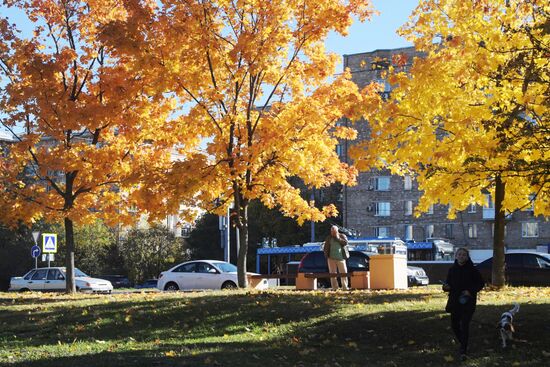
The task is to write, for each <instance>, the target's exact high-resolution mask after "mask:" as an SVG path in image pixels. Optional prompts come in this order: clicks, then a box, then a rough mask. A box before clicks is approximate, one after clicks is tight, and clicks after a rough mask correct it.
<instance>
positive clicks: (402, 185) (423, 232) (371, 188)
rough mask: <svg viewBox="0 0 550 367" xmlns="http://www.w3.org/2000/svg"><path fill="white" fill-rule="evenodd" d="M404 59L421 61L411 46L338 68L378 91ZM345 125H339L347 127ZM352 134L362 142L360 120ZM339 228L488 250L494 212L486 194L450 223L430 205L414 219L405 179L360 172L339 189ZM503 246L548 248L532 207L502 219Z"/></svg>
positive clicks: (413, 195) (413, 198) (549, 225)
mask: <svg viewBox="0 0 550 367" xmlns="http://www.w3.org/2000/svg"><path fill="white" fill-rule="evenodd" d="M399 55H406V59H407V60H408V61H407V65H405V70H407V69H408V68H409V67H410V66H411V64H412V60H413V58H414V57H417V56H421V55H420V54H419V53H417V52H416V51H415V50H414V48H413V47H408V48H399V49H391V50H376V51H372V52H366V53H360V54H353V55H344V60H343V61H344V67H345V68H349V69H350V71H351V72H352V80H353V81H354V82H355V83H356V84H357V85H358V86H359V87H360V88H362V87H364V86H366V85H367V84H369V83H371V82H373V81H376V82H378V83H381V84H382V85H384V86H385V87H384V92H383V93H385V94H388V95H389V93H390V92H391V87H390V86H389V84H388V83H386V82H385V81H384V78H383V73H384V71H386V70H387V68H388V66H389V65H390V63H391V60H392V58H393V57H394V56H399ZM349 123H350V122H349V121H345V120H344V122H343V124H349ZM353 126H354V127H355V128H357V129H358V140H363V139H365V138H367V137H368V133H369V126H368V123H367V122H366V121H360V122H357V123H355V124H354V125H353ZM352 144H353V142H350V143H348V142H343V144H342V145H341V146H340V155H341V158H342V160H344V161H349V160H350V159H349V156H348V150H349V147H350V146H351V145H352ZM342 194H343V195H342V197H343V203H342V204H343V218H342V219H343V224H344V226H345V227H347V228H353V229H356V230H358V231H360V232H361V234H362V236H367V237H371V236H376V237H400V238H402V239H406V240H415V241H425V240H426V239H427V238H434V237H443V238H447V239H449V240H450V241H451V242H452V243H453V244H454V245H456V246H467V247H469V248H475V249H482V248H491V247H492V243H493V223H494V216H495V210H494V206H493V205H492V200H491V197H490V196H489V195H487V203H488V204H487V205H485V206H479V205H471V206H470V207H469V208H468V209H467V210H464V211H462V212H459V213H458V215H457V217H456V219H453V220H451V219H448V218H447V213H448V208H447V206H444V205H434V206H433V208H431V210H430V212H429V213H426V214H423V215H422V216H421V217H419V218H417V217H415V216H414V209H415V206H416V204H417V203H418V199H419V198H420V196H421V192H420V191H419V190H418V187H417V185H416V183H415V181H414V179H412V178H411V177H401V176H394V175H391V174H390V173H389V172H387V171H379V170H371V171H369V172H362V173H360V174H359V177H358V184H357V185H356V186H353V187H344V188H343V193H342ZM506 222H507V223H506V235H505V245H506V246H507V247H508V248H533V249H534V248H535V247H536V246H537V245H543V244H550V222H549V221H548V218H546V217H542V216H538V217H535V216H534V215H533V210H532V208H527V209H526V210H523V211H517V212H514V213H511V214H510V215H509V216H508V217H507V220H506Z"/></svg>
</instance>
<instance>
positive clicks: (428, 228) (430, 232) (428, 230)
mask: <svg viewBox="0 0 550 367" xmlns="http://www.w3.org/2000/svg"><path fill="white" fill-rule="evenodd" d="M433 236H434V225H433V224H428V225H427V226H426V238H431V237H433Z"/></svg>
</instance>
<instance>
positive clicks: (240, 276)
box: [237, 201, 248, 288]
mask: <svg viewBox="0 0 550 367" xmlns="http://www.w3.org/2000/svg"><path fill="white" fill-rule="evenodd" d="M238 213H239V217H240V218H239V220H238V223H237V226H239V242H240V245H239V254H238V258H237V280H238V282H239V288H246V287H248V281H247V279H246V258H247V253H248V201H247V202H246V203H243V205H242V207H240V208H238Z"/></svg>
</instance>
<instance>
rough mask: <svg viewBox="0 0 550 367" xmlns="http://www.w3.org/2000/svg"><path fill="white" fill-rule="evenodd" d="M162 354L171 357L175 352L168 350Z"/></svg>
mask: <svg viewBox="0 0 550 367" xmlns="http://www.w3.org/2000/svg"><path fill="white" fill-rule="evenodd" d="M164 355H165V356H166V357H171V358H173V357H175V356H176V352H174V351H173V350H170V351H168V352H166V353H164Z"/></svg>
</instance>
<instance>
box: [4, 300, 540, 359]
mask: <svg viewBox="0 0 550 367" xmlns="http://www.w3.org/2000/svg"><path fill="white" fill-rule="evenodd" d="M422 297H438V298H440V300H438V303H439V304H440V305H441V310H433V305H432V309H430V310H419V309H418V304H417V306H416V308H414V309H411V310H402V309H401V310H397V311H396V310H392V309H391V302H396V301H398V300H399V301H407V300H410V299H414V300H415V301H418V300H419V299H421V298H422ZM444 299H445V296H444V295H443V294H434V293H430V292H425V293H422V292H420V293H418V292H417V293H410V294H409V293H406V292H405V293H401V294H400V293H395V294H394V293H384V292H380V293H377V292H353V293H343V292H342V293H340V292H338V293H330V294H326V295H319V294H318V293H307V292H303V293H298V292H289V293H284V294H277V293H276V292H271V293H251V294H244V293H243V294H234V295H231V296H229V297H228V296H227V294H225V295H224V294H221V295H220V294H213V295H201V296H200V297H196V296H188V295H185V294H174V295H173V296H169V297H168V298H166V299H152V300H143V301H141V302H136V301H135V300H134V301H117V302H112V303H108V304H96V305H91V306H85V307H76V308H75V307H73V306H72V305H70V304H68V305H66V306H62V307H57V308H56V310H55V311H52V310H50V311H40V310H39V311H37V313H39V314H40V315H36V316H37V317H43V318H44V319H45V320H46V321H45V323H44V324H43V325H42V326H40V328H38V329H37V331H36V334H33V335H32V336H31V335H27V339H29V338H32V339H31V340H25V342H24V345H25V346H36V347H38V346H44V345H53V344H56V343H57V340H58V338H59V339H60V340H62V342H63V343H70V342H71V340H73V339H74V338H77V339H78V341H94V340H95V341H102V342H114V343H115V345H117V343H120V345H122V344H124V343H126V342H127V340H128V339H130V338H131V339H132V340H135V343H136V348H135V350H127V348H126V347H120V348H113V349H112V350H111V351H101V352H96V353H93V354H92V353H90V354H86V352H85V351H82V350H79V353H80V354H82V355H72V356H65V357H44V358H42V359H35V360H27V361H25V362H24V363H23V362H22V363H19V364H9V365H10V366H25V367H46V366H56V367H59V366H75V365H76V366H240V367H241V366H242V367H246V366H258V365H260V364H261V365H264V366H296V365H302V366H325V365H341V366H343V365H346V366H365V365H374V366H378V365H380V366H386V365H387V366H427V365H432V366H439V365H443V364H448V361H446V359H445V358H448V357H449V356H450V357H453V358H454V357H456V350H457V345H456V344H455V343H454V342H453V336H452V332H451V330H450V319H449V315H448V314H446V313H444V311H443V310H442V309H443V305H444ZM352 301H353V302H352ZM342 304H345V305H349V306H350V307H347V308H346V312H345V313H342V312H341V308H340V307H341V305H342ZM353 304H361V305H362V307H357V308H356V309H355V308H353ZM369 304H371V305H385V304H388V311H384V312H370V311H369V309H368V308H367V306H368V305H369ZM365 305H366V306H365ZM508 309H509V307H507V306H502V305H484V304H479V305H478V307H477V311H476V313H475V315H474V319H473V321H472V326H471V337H470V345H471V348H470V360H469V361H468V362H467V363H466V364H465V365H472V366H473V365H475V366H489V365H495V364H502V365H507V364H508V362H509V361H511V360H512V361H522V362H521V363H522V366H541V365H544V359H545V357H544V355H543V354H542V353H541V351H542V350H544V348H547V347H546V346H547V345H550V333H548V327H547V326H546V329H544V330H541V328H544V325H547V320H546V318H547V313H548V312H547V311H548V305H547V304H524V305H522V308H521V311H520V314H518V316H517V318H516V327H517V329H518V337H519V338H521V339H526V340H528V343H527V344H526V345H521V346H519V345H518V346H517V348H515V349H511V350H510V351H508V352H507V353H502V351H501V350H500V347H499V338H498V332H497V330H496V328H495V326H494V325H495V323H496V321H498V319H499V318H500V314H501V313H502V312H503V311H506V310H508ZM83 312H84V313H85V315H83ZM25 316H28V315H25V314H24V312H10V311H9V310H8V312H7V315H5V316H4V315H2V316H1V317H2V318H0V320H2V321H3V326H6V321H7V320H8V319H10V320H12V321H11V322H17V323H20V322H28V321H25ZM128 316H129V318H128V319H127V317H128ZM11 317H14V318H13V319H11ZM98 319H99V320H102V322H99V323H97V320H98ZM11 322H10V323H8V324H7V326H8V329H9V330H11V331H15V330H21V328H20V327H19V328H14V327H12V326H11ZM75 323H76V324H77V325H76V326H75ZM94 323H97V324H96V325H94ZM85 324H86V325H92V326H91V327H90V328H85V327H84V328H83V329H79V328H78V327H77V326H78V325H85ZM261 329H265V330H264V331H261ZM271 330H275V331H274V332H272V331H271ZM248 333H251V334H248ZM226 334H228V335H234V334H240V335H244V336H246V338H245V339H246V340H243V341H235V339H231V341H225V340H224V335H226ZM2 335H7V334H5V333H4V331H2V332H1V333H0V340H2V339H4V340H7V339H5V338H2V337H1V336H2ZM153 340H157V341H158V343H152V341H153ZM140 343H146V344H147V345H148V346H152V347H151V348H150V349H146V348H143V344H140ZM1 344H2V345H4V347H6V348H10V349H13V347H14V344H15V342H7V341H4V342H2V343H1ZM0 365H1V366H4V365H6V366H7V365H8V364H2V363H0Z"/></svg>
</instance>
